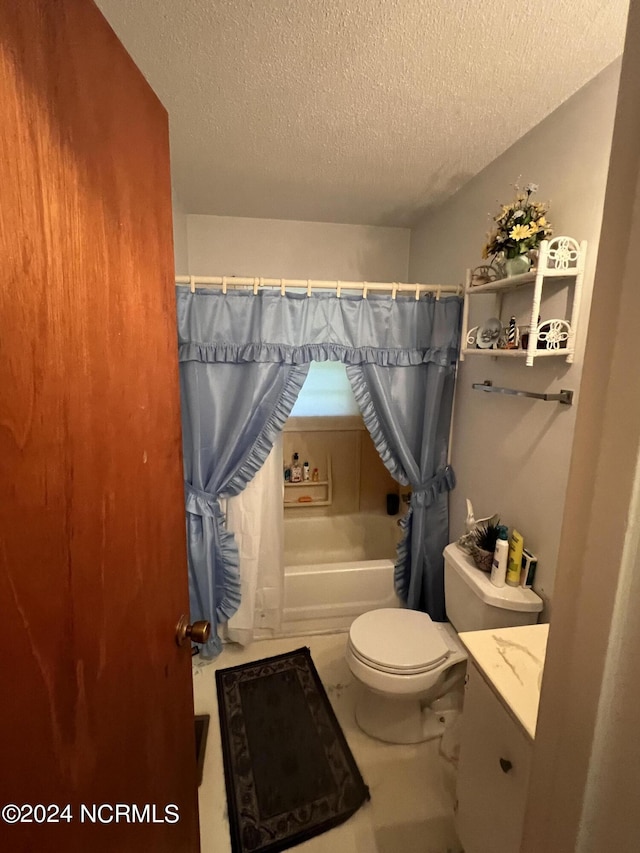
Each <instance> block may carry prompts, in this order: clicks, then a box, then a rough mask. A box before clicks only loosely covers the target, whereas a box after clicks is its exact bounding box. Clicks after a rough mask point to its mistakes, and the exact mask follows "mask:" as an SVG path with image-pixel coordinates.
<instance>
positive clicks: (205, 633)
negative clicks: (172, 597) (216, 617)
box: [176, 614, 211, 646]
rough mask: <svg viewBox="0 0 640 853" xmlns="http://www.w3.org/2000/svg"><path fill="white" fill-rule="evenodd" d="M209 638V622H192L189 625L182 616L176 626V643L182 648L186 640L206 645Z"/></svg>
mask: <svg viewBox="0 0 640 853" xmlns="http://www.w3.org/2000/svg"><path fill="white" fill-rule="evenodd" d="M210 636H211V623H210V622H205V621H202V622H194V623H193V625H190V624H189V620H188V619H187V617H186V616H185V615H184V614H182V616H181V617H180V618H179V619H178V624H177V625H176V643H177V644H178V645H179V646H183V645H184V644H185V643H186V642H187V641H188V640H189V641H191V642H193V643H206V642H207V640H208V639H209V637H210Z"/></svg>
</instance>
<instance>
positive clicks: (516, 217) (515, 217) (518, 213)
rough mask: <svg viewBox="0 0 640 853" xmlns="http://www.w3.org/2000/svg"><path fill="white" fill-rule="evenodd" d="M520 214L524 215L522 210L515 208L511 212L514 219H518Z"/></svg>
mask: <svg viewBox="0 0 640 853" xmlns="http://www.w3.org/2000/svg"><path fill="white" fill-rule="evenodd" d="M522 216H524V210H516V212H515V213H514V214H513V218H514V219H520V218H521V217H522Z"/></svg>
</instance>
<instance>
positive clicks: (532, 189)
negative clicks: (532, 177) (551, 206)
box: [525, 184, 538, 193]
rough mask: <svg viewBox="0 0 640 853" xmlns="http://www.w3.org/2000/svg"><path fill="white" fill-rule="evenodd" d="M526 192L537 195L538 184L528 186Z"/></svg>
mask: <svg viewBox="0 0 640 853" xmlns="http://www.w3.org/2000/svg"><path fill="white" fill-rule="evenodd" d="M525 190H526V191H527V192H528V193H537V192H538V185H537V184H527V186H526V187H525Z"/></svg>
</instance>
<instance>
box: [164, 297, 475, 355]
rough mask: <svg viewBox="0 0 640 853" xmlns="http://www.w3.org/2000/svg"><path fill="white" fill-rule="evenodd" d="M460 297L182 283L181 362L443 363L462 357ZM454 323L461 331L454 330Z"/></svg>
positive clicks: (180, 312)
mask: <svg viewBox="0 0 640 853" xmlns="http://www.w3.org/2000/svg"><path fill="white" fill-rule="evenodd" d="M459 315H460V299H459V298H458V297H448V298H446V299H440V300H438V301H436V300H435V299H434V298H433V297H422V298H421V299H419V300H416V299H415V298H413V297H407V296H398V298H397V299H391V298H390V297H389V296H381V295H380V294H370V295H369V296H368V298H367V299H363V298H362V297H361V296H354V295H353V294H344V295H342V296H340V297H339V298H338V297H337V296H336V295H335V294H325V293H314V294H313V296H311V297H307V296H306V294H301V293H287V294H285V295H284V296H281V295H280V294H279V293H271V292H266V291H261V292H259V293H258V294H256V295H255V296H254V295H253V293H251V292H237V293H227V294H226V295H225V294H223V293H221V292H220V291H204V290H199V291H196V293H195V294H193V293H191V291H190V290H189V289H188V288H178V338H179V358H180V361H181V362H185V361H200V362H203V363H216V362H220V363H233V364H238V363H240V362H258V363H268V362H271V363H278V364H309V363H310V362H311V361H341V362H343V363H344V364H350V365H352V364H378V365H380V366H381V367H408V366H412V365H418V364H424V363H427V362H431V363H434V364H439V365H441V366H443V367H447V366H449V365H451V363H452V362H455V360H456V358H457V350H458V335H457V329H458V325H459V323H458V320H459ZM452 328H454V329H456V333H455V334H454V335H452V334H451V330H452Z"/></svg>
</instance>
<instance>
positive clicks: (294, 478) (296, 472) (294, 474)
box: [291, 453, 302, 483]
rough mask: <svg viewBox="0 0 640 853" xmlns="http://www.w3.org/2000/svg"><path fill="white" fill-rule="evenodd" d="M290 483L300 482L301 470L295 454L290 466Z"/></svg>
mask: <svg viewBox="0 0 640 853" xmlns="http://www.w3.org/2000/svg"><path fill="white" fill-rule="evenodd" d="M291 482H292V483H301V482H302V468H301V467H300V462H299V457H298V454H297V453H294V454H293V464H292V465H291Z"/></svg>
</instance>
